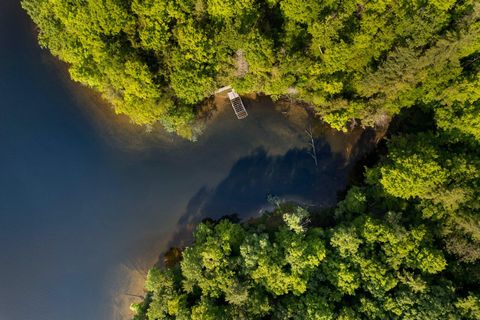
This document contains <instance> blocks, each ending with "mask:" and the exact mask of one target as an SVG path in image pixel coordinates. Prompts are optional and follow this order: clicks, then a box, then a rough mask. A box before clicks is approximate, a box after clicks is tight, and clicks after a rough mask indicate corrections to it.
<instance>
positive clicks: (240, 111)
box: [228, 90, 248, 120]
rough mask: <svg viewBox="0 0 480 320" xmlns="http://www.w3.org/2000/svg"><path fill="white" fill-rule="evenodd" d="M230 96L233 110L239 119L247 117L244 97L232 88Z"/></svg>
mask: <svg viewBox="0 0 480 320" xmlns="http://www.w3.org/2000/svg"><path fill="white" fill-rule="evenodd" d="M228 98H229V99H230V103H231V104H232V108H233V111H235V115H236V116H237V118H238V119H239V120H240V119H245V118H246V117H247V116H248V113H247V109H245V106H244V105H243V101H242V98H240V96H239V95H238V93H236V92H235V91H233V90H232V91H230V92H229V93H228Z"/></svg>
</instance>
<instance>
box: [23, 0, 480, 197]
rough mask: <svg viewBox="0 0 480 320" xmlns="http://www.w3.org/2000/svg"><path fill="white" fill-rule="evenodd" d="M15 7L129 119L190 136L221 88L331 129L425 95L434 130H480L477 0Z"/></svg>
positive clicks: (377, 119) (54, 2) (114, 0)
mask: <svg viewBox="0 0 480 320" xmlns="http://www.w3.org/2000/svg"><path fill="white" fill-rule="evenodd" d="M22 6H23V7H24V8H25V9H26V10H27V12H28V13H29V15H30V16H31V17H32V19H33V20H34V22H35V23H36V24H37V25H38V27H39V42H40V44H41V45H42V46H43V47H46V48H48V49H49V50H50V51H51V52H52V53H53V54H54V55H55V56H57V57H59V58H60V59H61V60H63V61H65V62H67V63H68V64H69V70H70V74H71V77H72V79H74V80H75V81H79V82H81V83H83V84H85V85H88V86H90V87H92V88H94V89H95V90H97V91H98V92H100V93H101V94H102V96H103V97H104V98H105V99H106V100H107V101H108V102H110V103H111V104H112V105H113V106H114V107H115V110H116V111H117V112H118V113H123V114H126V115H128V116H129V117H131V119H132V120H133V121H134V122H136V123H138V124H141V125H147V124H152V123H154V122H157V121H160V122H161V123H162V124H164V126H165V127H166V128H167V129H168V130H169V131H173V132H177V133H179V134H181V135H182V136H185V137H187V138H194V135H195V134H196V132H194V130H193V127H194V126H195V118H196V114H195V110H196V108H195V106H196V105H197V104H199V103H202V101H204V100H205V98H207V97H208V96H210V95H211V94H212V93H213V92H214V91H215V89H216V88H218V87H221V86H224V85H233V86H234V87H235V88H236V89H237V91H238V92H240V93H251V92H260V93H265V94H267V95H270V96H272V98H273V99H277V98H279V97H281V96H284V95H288V96H290V97H291V98H294V99H297V100H302V101H305V102H308V103H310V104H313V105H314V107H315V111H316V112H317V114H319V115H320V116H322V117H323V118H324V120H325V121H326V122H327V123H329V124H331V125H332V127H334V128H336V129H338V130H344V131H346V130H347V124H349V123H359V121H355V122H353V120H354V119H360V120H361V123H362V125H367V126H373V125H375V124H377V123H381V122H382V121H383V120H382V119H385V117H388V116H392V115H394V114H397V113H398V112H399V111H400V110H401V109H402V108H406V107H410V106H413V105H415V104H419V103H424V104H429V105H431V106H432V107H433V108H434V110H435V113H436V120H437V123H438V125H439V126H440V127H442V128H444V129H446V130H450V131H452V132H457V133H458V134H460V135H469V136H471V137H473V138H474V139H478V138H479V135H480V134H479V132H480V129H479V126H480V124H479V121H478V117H477V116H476V115H478V112H479V107H478V101H479V94H480V93H479V91H478V87H479V85H478V76H477V75H478V69H479V68H480V66H479V65H480V62H479V61H480V60H479V59H478V58H479V50H480V40H479V37H478V34H479V33H480V4H479V3H478V1H475V0H462V1H460V0H457V1H455V0H448V1H447V0H436V1H433V0H429V1H410V0H401V1H393V0H382V1H364V0H361V1H358V0H344V1H332V0H328V1H316V0H304V1H300V2H298V1H294V0H267V1H263V0H240V1H232V0H224V1H220V0H195V1H194V0H172V1H167V0H102V1H94V0H82V1H60V0H22ZM464 124H468V125H464ZM412 161H413V162H411V163H407V162H406V163H405V166H406V167H408V166H409V165H411V166H413V165H415V159H412ZM431 169H432V170H435V168H434V167H432V168H431ZM433 173H434V174H435V172H433ZM425 187H428V186H425Z"/></svg>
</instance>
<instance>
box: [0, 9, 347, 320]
mask: <svg viewBox="0 0 480 320" xmlns="http://www.w3.org/2000/svg"><path fill="white" fill-rule="evenodd" d="M245 103H246V105H247V108H249V113H250V116H249V117H248V118H247V119H246V120H244V121H238V120H236V119H235V116H234V114H233V112H232V111H231V110H230V109H229V108H226V109H224V110H223V111H220V112H219V114H218V115H217V116H216V117H215V120H213V121H212V123H211V124H210V126H209V127H208V129H207V130H206V132H205V134H204V135H203V136H202V137H201V138H200V140H199V141H198V142H197V143H191V142H187V141H183V140H181V139H178V138H176V137H173V136H171V135H168V134H165V133H163V132H162V131H160V130H158V129H155V130H154V132H152V133H150V134H147V133H145V132H144V131H145V130H144V129H142V128H138V127H135V126H132V125H130V124H128V121H127V120H126V119H125V118H123V117H118V116H114V115H113V113H112V112H111V110H109V109H108V108H107V107H105V106H104V105H103V104H102V103H100V102H99V100H98V99H97V98H96V97H95V96H93V95H91V94H90V93H89V91H88V90H86V89H84V88H81V87H80V86H78V85H75V84H73V83H71V82H70V81H68V80H67V79H66V75H65V73H64V71H63V67H62V65H61V64H58V63H56V62H55V60H54V59H53V58H52V57H50V55H49V54H48V52H47V51H45V50H41V49H40V48H39V47H38V45H37V43H36V39H35V32H34V27H33V26H32V24H31V22H30V20H29V19H28V17H27V16H26V14H25V13H23V12H22V10H21V9H20V6H19V4H18V3H17V2H16V1H14V0H0V254H1V255H0V257H1V261H0V319H6V320H30V319H32V320H65V319H69V320H77V319H78V320H85V319H89V320H96V319H123V318H124V317H125V313H124V311H125V305H126V304H128V303H129V302H130V301H133V300H135V299H137V298H135V295H137V294H141V289H139V287H138V283H139V281H140V282H141V280H142V277H143V275H144V272H145V270H147V268H148V267H149V266H151V265H152V264H153V263H154V262H155V261H156V260H157V258H158V254H159V253H160V252H161V251H163V250H165V249H166V245H167V243H169V241H170V240H171V236H172V235H173V234H175V231H176V230H177V229H178V228H179V227H180V226H182V225H185V224H189V223H195V222H197V221H198V220H199V219H201V218H202V217H205V216H212V217H215V216H220V215H223V214H229V213H239V214H240V215H242V216H248V215H252V214H256V213H258V211H259V210H260V209H261V208H262V207H264V206H265V203H266V196H267V194H269V193H271V194H275V195H278V196H281V197H284V198H289V199H296V200H300V201H304V202H306V203H312V204H322V205H326V204H329V203H332V202H334V200H335V196H336V192H337V191H338V190H340V189H342V188H344V186H345V184H346V177H347V172H348V168H349V166H346V165H345V163H346V159H345V152H344V151H345V149H346V147H349V148H350V147H351V141H350V140H351V137H348V136H344V135H340V134H335V133H332V132H331V131H329V132H330V134H329V135H327V136H325V137H324V138H323V139H319V140H318V141H317V149H318V150H317V152H318V158H319V164H318V167H315V165H314V162H313V160H312V158H311V156H310V155H309V154H308V149H307V138H306V135H305V132H304V129H305V123H304V122H302V121H289V120H288V119H287V118H286V117H285V115H283V114H282V113H280V112H276V111H275V110H274V107H273V105H272V104H271V103H270V102H269V101H268V99H262V98H260V99H257V100H255V101H253V100H246V101H245ZM328 141H330V142H332V141H335V144H334V145H331V144H329V143H328ZM332 150H333V151H332Z"/></svg>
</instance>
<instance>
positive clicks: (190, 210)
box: [170, 142, 349, 247]
mask: <svg viewBox="0 0 480 320" xmlns="http://www.w3.org/2000/svg"><path fill="white" fill-rule="evenodd" d="M318 144H320V145H317V158H318V167H317V166H315V162H314V160H313V158H312V156H311V154H310V150H309V149H307V148H305V149H298V148H296V149H291V150H289V151H288V152H287V153H285V154H284V155H280V156H275V155H269V154H268V152H267V151H266V150H265V149H264V148H258V149H256V150H254V151H253V152H252V153H251V154H250V155H248V156H246V157H243V158H240V159H239V160H238V161H237V162H236V163H235V164H234V165H233V167H232V169H231V170H230V172H229V174H228V176H227V177H226V178H225V179H224V180H223V181H221V182H220V183H219V184H218V185H217V186H216V187H214V188H211V189H210V188H207V187H206V186H204V187H202V188H200V189H199V190H198V191H197V193H196V194H195V195H194V196H193V197H192V198H191V199H190V201H189V203H188V205H187V208H186V211H185V213H184V214H183V215H182V216H181V217H180V219H179V221H178V225H177V232H176V235H175V236H174V237H173V239H172V241H171V243H170V245H171V246H180V247H181V246H184V245H187V244H188V243H189V242H190V241H191V239H192V238H191V235H192V231H193V229H194V228H195V226H196V225H197V224H198V223H199V222H201V221H202V220H204V219H206V218H211V219H219V218H221V217H223V216H225V215H232V214H237V215H238V216H239V217H240V218H242V219H245V218H249V217H251V216H253V215H255V214H258V213H259V212H261V211H262V210H263V209H265V208H266V207H268V206H269V204H268V201H267V197H268V195H275V196H278V197H280V198H281V199H285V200H289V201H296V202H299V203H303V204H306V205H310V206H328V205H332V204H334V203H335V201H336V196H337V191H339V190H340V189H343V188H345V186H346V183H347V174H348V171H349V170H348V167H347V166H345V161H344V159H343V158H342V157H340V156H337V155H335V154H332V152H331V151H330V147H329V145H328V144H327V143H324V142H318Z"/></svg>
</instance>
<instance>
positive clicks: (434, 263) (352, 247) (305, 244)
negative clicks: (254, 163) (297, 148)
mask: <svg viewBox="0 0 480 320" xmlns="http://www.w3.org/2000/svg"><path fill="white" fill-rule="evenodd" d="M374 194H375V193H371V192H370V191H368V188H367V189H362V188H359V187H356V188H354V189H352V191H351V192H350V194H349V195H347V198H349V199H348V200H347V199H346V200H345V201H344V202H343V203H341V204H340V205H339V206H338V208H337V211H338V212H343V211H348V212H358V211H365V210H366V206H365V203H366V201H368V200H371V198H370V197H371V196H373V197H376V198H378V197H379V196H375V195H374ZM380 197H381V196H380ZM378 199H379V198H378ZM346 203H348V204H346ZM349 203H352V205H350V204H349ZM308 216H309V214H308V212H307V211H305V209H302V208H295V209H294V210H292V208H288V206H283V205H280V206H279V207H278V208H277V209H276V211H275V212H274V213H271V214H269V218H268V219H262V220H261V221H262V222H260V223H257V224H234V223H232V222H229V221H226V220H222V221H220V222H218V223H216V224H211V223H202V224H200V225H199V226H198V228H197V230H196V232H195V242H194V244H193V245H192V246H190V247H188V248H186V249H185V251H184V254H183V261H182V262H181V269H179V268H173V269H165V270H158V269H152V270H151V271H150V272H149V275H148V278H147V283H146V289H147V291H148V292H149V297H152V298H151V302H148V300H147V301H146V303H147V304H149V307H148V311H147V312H144V311H142V310H144V309H142V308H141V306H142V305H141V304H140V305H136V308H137V310H139V312H138V314H137V317H139V316H140V315H141V314H144V315H145V317H146V318H145V319H150V320H153V319H265V318H269V319H270V318H272V319H359V318H368V319H400V318H401V319H412V320H414V319H425V320H427V319H431V317H434V318H435V319H463V318H465V319H475V317H477V316H478V312H479V310H480V309H479V300H478V296H477V294H478V292H477V291H478V290H477V291H466V292H465V290H464V289H463V288H462V285H461V284H459V286H458V287H456V286H455V281H454V279H451V278H450V279H449V278H448V277H446V274H448V273H445V272H447V270H448V262H447V255H446V254H445V252H444V251H443V249H442V248H441V247H438V242H437V241H436V240H435V236H434V235H435V231H434V230H435V229H434V228H435V227H434V226H433V225H429V224H426V223H423V222H421V221H417V222H410V223H405V222H402V221H404V218H402V215H401V214H400V213H393V212H385V217H384V218H383V219H380V218H374V217H372V216H370V215H368V214H365V213H360V212H358V214H357V217H356V218H352V219H349V218H344V221H343V223H341V224H338V225H335V226H332V227H330V228H327V229H320V228H318V227H311V226H310V227H307V224H306V223H305V222H306V221H308V220H306V219H307V218H308ZM282 218H283V222H282V223H281V224H280V225H276V226H275V227H274V228H273V229H272V227H271V226H272V224H271V222H270V220H272V221H279V220H278V219H282ZM280 221H281V220H280ZM267 225H270V227H266V226H267ZM267 230H269V231H267ZM432 231H433V232H432ZM450 277H451V276H450ZM475 290H476V289H475ZM462 292H463V294H462ZM142 312H143V313H142ZM139 319H141V318H139Z"/></svg>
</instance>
